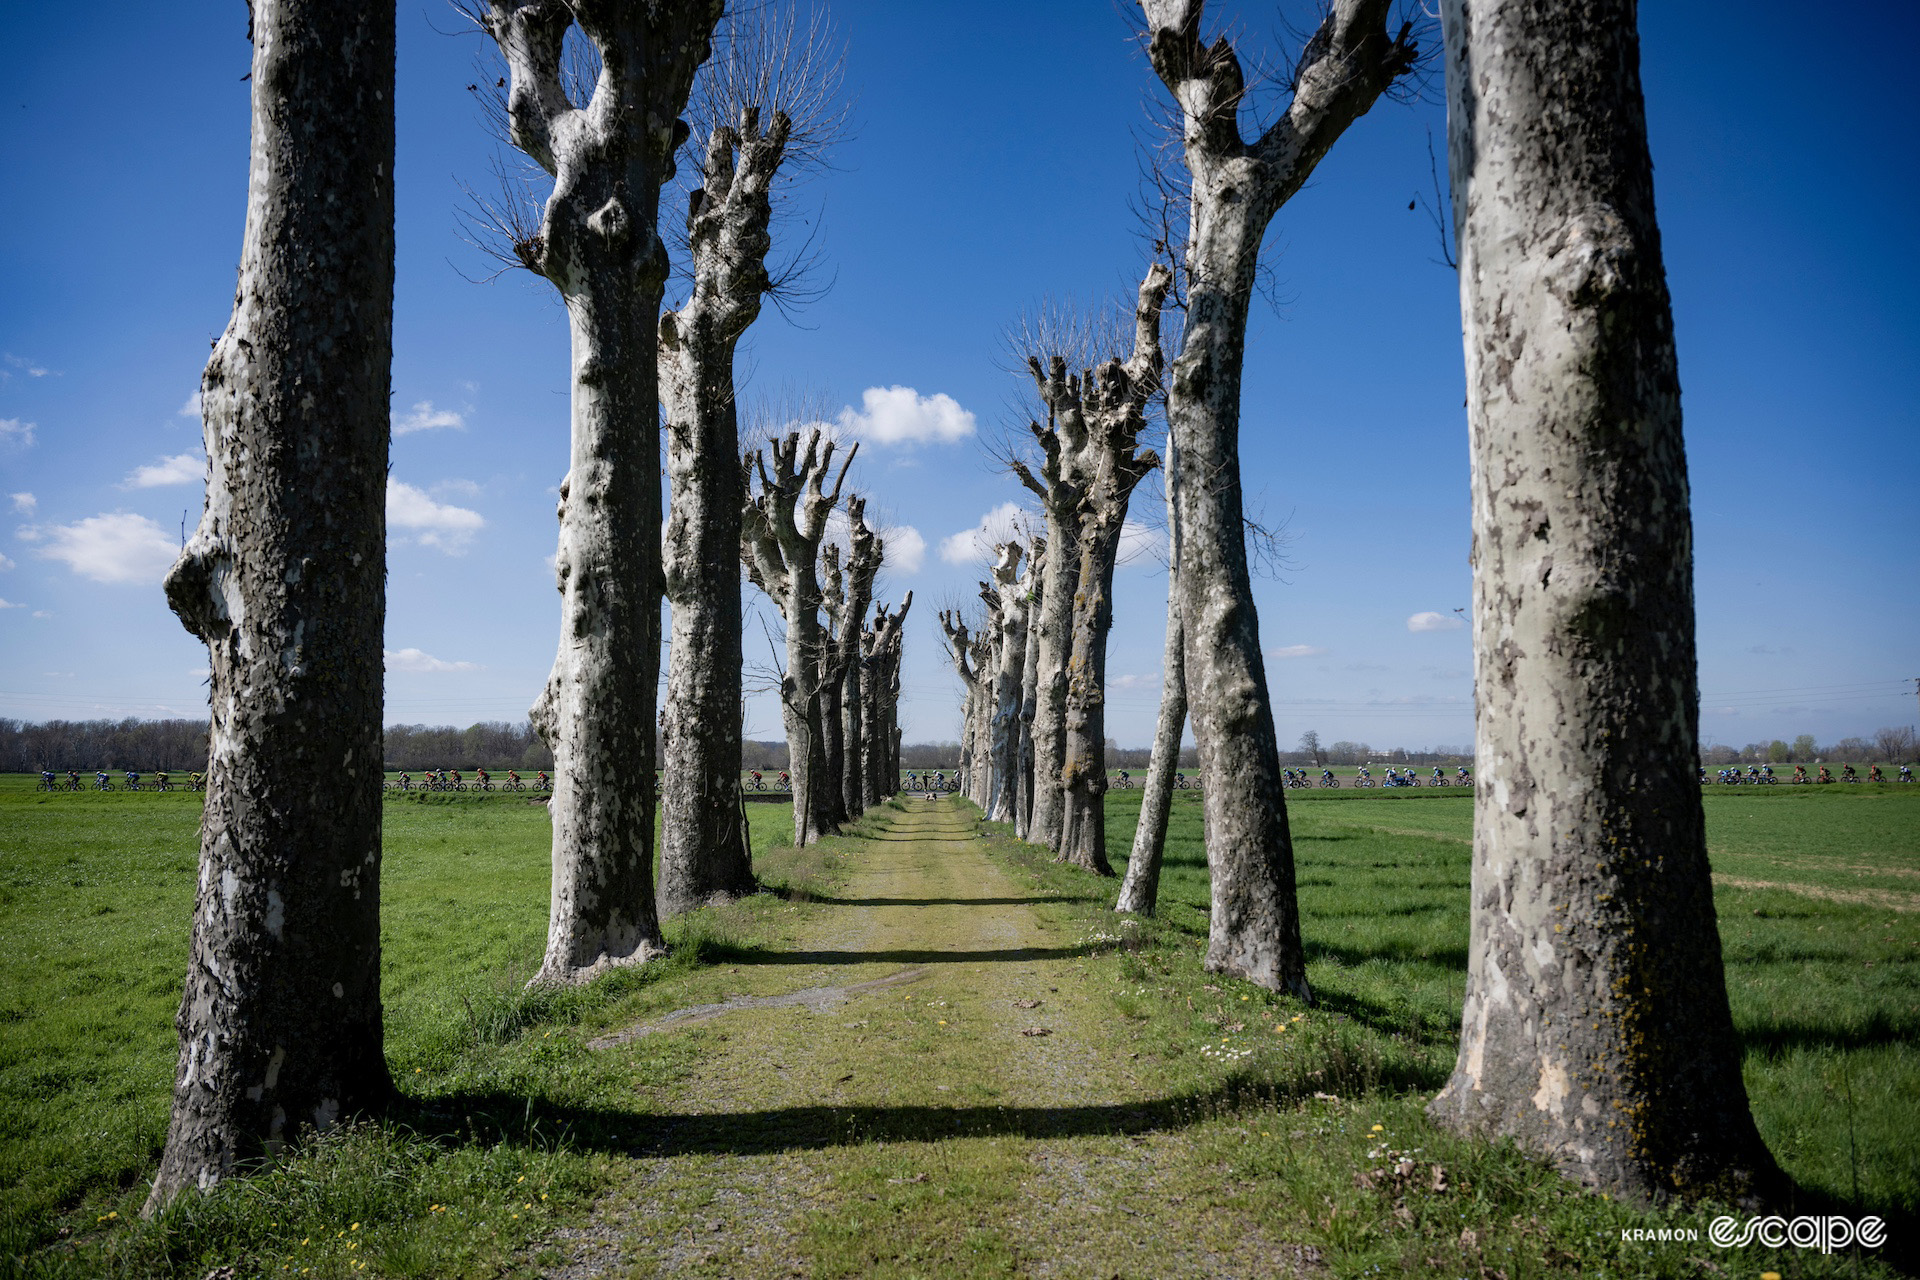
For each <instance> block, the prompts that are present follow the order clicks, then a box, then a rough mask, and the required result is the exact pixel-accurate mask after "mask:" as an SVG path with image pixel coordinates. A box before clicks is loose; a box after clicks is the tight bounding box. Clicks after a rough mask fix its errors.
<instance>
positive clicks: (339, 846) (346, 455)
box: [146, 0, 394, 1214]
mask: <svg viewBox="0 0 1920 1280" xmlns="http://www.w3.org/2000/svg"><path fill="white" fill-rule="evenodd" d="M252 35H253V42H254V51H253V73H252V78H253V134H252V151H251V159H250V162H249V166H248V199H247V218H246V231H245V235H244V239H243V241H242V248H241V258H240V283H239V288H238V290H237V292H236V296H235V298H234V308H233V316H232V319H231V320H229V321H228V324H227V328H226V332H225V333H223V334H222V335H221V337H220V340H219V341H218V342H217V343H215V344H214V351H213V356H212V358H211V359H210V360H209V361H208V363H207V369H206V373H205V375H204V376H203V378H202V380H201V404H202V418H203V421H204V423H205V427H204V430H205V438H206V449H207V463H208V478H207V496H206V507H205V510H204V511H203V513H202V515H201V517H200V523H199V526H198V527H197V528H196V529H195V530H194V535H193V539H192V541H191V542H189V543H188V544H187V545H186V546H185V547H184V548H183V549H182V550H181V553H180V559H179V560H178V561H177V562H176V563H175V564H174V566H173V568H172V570H171V572H169V573H168V575H167V582H166V591H167V600H168V603H169V604H171V605H172V606H173V610H174V612H175V613H177V614H178V615H179V616H180V620H181V622H182V623H184V624H185V625H186V628H187V630H189V631H191V632H192V633H193V634H195V635H197V636H199V637H200V638H201V639H202V640H204V641H206V644H207V653H208V661H209V665H210V667H211V668H212V695H211V700H210V701H211V712H212V736H211V741H210V743H209V749H208V765H207V791H206V807H205V813H204V815H203V817H202V819H201V825H200V878H199V889H198V892H197V894H196V896H195V902H194V916H193V935H192V942H191V944H190V953H189V961H188V968H187V979H186V989H185V991H184V992H183V993H182V996H181V1000H180V1010H179V1014H178V1016H177V1018H176V1019H175V1026H176V1027H177V1028H178V1030H179V1033H180V1060H179V1068H178V1071H177V1073H176V1075H175V1078H174V1092H173V1114H172V1120H171V1123H170V1124H169V1126H168V1129H167V1140H166V1145H165V1147H164V1148H163V1149H162V1152H161V1156H160V1169H159V1173H158V1175H157V1176H156V1177H155V1179H154V1183H153V1189H152V1193H151V1194H150V1196H149V1197H148V1199H147V1204H146V1211H147V1213H148V1214H153V1213H156V1212H158V1211H159V1210H160V1209H162V1208H164V1207H165V1206H166V1205H167V1203H168V1202H169V1201H170V1200H172V1199H173V1198H174V1196H176V1195H178V1194H179V1193H180V1192H181V1191H183V1190H186V1189H189V1188H192V1189H196V1190H200V1191H208V1190H211V1189H212V1188H213V1186H214V1185H215V1184H216V1183H218V1182H219V1181H220V1180H221V1179H222V1178H224V1177H226V1176H227V1174H228V1173H229V1172H231V1171H232V1170H233V1168H234V1166H235V1164H236V1162H239V1161H243V1160H249V1159H254V1158H258V1157H260V1156H263V1155H266V1154H269V1153H272V1152H275V1151H278V1150H279V1149H280V1148H281V1147H282V1146H283V1145H284V1144H285V1143H286V1142H288V1141H290V1140H291V1139H293V1138H294V1136H295V1135H296V1133H297V1132H298V1131H300V1130H302V1129H307V1128H313V1129H322V1130H324V1129H327V1128H329V1127H331V1126H332V1125H333V1124H334V1122H335V1121H336V1120H338V1119H340V1118H341V1117H342V1116H345V1115H347V1114H350V1113H352V1112H355V1111H360V1110H364V1109H367V1108H370V1107H374V1106H377V1105H379V1104H380V1103H382V1102H383V1101H385V1100H386V1098H387V1097H388V1095H389V1094H390V1093H391V1091H392V1087H393V1086H392V1081H391V1080H390V1079H389V1078H388V1075H387V1065H386V1058H385V1056H384V1055H383V1052H382V1047H381V1007H380V778H381V774H380V770H381V752H380V742H381V736H380V718H381V705H382V703H381V694H382V679H383V674H382V662H381V639H382V629H383V627H384V624H385V618H386V591H385V573H386V518H385V502H386V473H387V421H388V419H387V400H388V389H389V386H390V374H389V371H390V368H391V366H392V359H393V156H394V125H393V85H394V11H393V9H392V7H391V6H388V7H386V8H384V9H383V8H381V6H379V5H368V6H364V7H362V6H339V5H326V4H316V3H312V2H311V0H257V3H256V6H255V8H254V10H253V29H252Z"/></svg>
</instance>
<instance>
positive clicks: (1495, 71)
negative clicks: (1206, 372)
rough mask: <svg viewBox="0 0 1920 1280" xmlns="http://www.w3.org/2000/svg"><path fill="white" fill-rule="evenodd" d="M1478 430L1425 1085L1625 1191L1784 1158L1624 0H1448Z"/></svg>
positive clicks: (1575, 1172)
mask: <svg viewBox="0 0 1920 1280" xmlns="http://www.w3.org/2000/svg"><path fill="white" fill-rule="evenodd" d="M1444 21H1445V29H1446V44H1447V57H1446V67H1447V101H1448V119H1449V129H1450V134H1451V137H1450V145H1449V154H1450V157H1451V165H1452V175H1453V202H1454V213H1455V217H1456V225H1457V227H1458V233H1457V234H1458V242H1459V252H1458V259H1459V263H1460V289H1461V310H1462V313H1463V319H1464V327H1465V346H1466V360H1467V389H1468V400H1469V408H1468V422H1469V427H1470V431H1471V437H1472V455H1473V512H1474V547H1475V574H1474V642H1475V643H1474V649H1475V663H1476V673H1475V675H1476V685H1477V689H1478V699H1477V704H1478V705H1477V711H1476V742H1477V744H1478V746H1479V748H1480V757H1479V758H1480V760H1481V762H1482V764H1481V776H1480V779H1479V786H1478V788H1477V791H1476V795H1475V814H1474V849H1473V898H1472V912H1473V914H1472V926H1471V943H1470V949H1469V961H1468V976H1467V988H1466V1001H1465V1010H1464V1015H1463V1019H1462V1031H1461V1043H1460V1055H1459V1060H1458V1062H1457V1064H1456V1065H1455V1068H1454V1073H1453V1077H1452V1079H1451V1080H1450V1081H1449V1082H1448V1084H1447V1087H1446V1089H1445V1091H1444V1092H1442V1093H1441V1094H1440V1096H1439V1097H1438V1098H1436V1099H1435V1100H1434V1102H1433V1103H1432V1105H1431V1107H1430V1108H1429V1110H1430V1113H1431V1114H1432V1115H1433V1117H1434V1118H1435V1119H1436V1120H1438V1121H1439V1122H1441V1123H1443V1124H1445V1125H1447V1126H1449V1127H1451V1128H1454V1129H1457V1130H1461V1131H1466V1132H1472V1133H1481V1134H1490V1135H1501V1136H1506V1137H1510V1138H1512V1139H1513V1140H1514V1141H1516V1142H1517V1143H1519V1144H1520V1145H1522V1146H1524V1147H1527V1148H1531V1149H1533V1150H1535V1151H1538V1152H1541V1153H1542V1154H1545V1155H1546V1156H1548V1157H1549V1158H1550V1159H1552V1160H1553V1161H1554V1162H1555V1163H1556V1164H1558V1165H1559V1166H1560V1168H1561V1169H1563V1170H1564V1171H1565V1172H1566V1173H1567V1174H1569V1175H1570V1176H1572V1177H1574V1178H1577V1179H1579V1180H1581V1181H1583V1182H1585V1183H1587V1184H1589V1185H1591V1186H1594V1187H1596V1188H1600V1189H1603V1190H1606V1191H1608V1192H1609V1193H1611V1194H1615V1195H1621V1196H1625V1197H1630V1198H1633V1199H1640V1200H1644V1199H1648V1198H1655V1197H1664V1196H1667V1195H1673V1194H1694V1193H1701V1192H1708V1191H1714V1192H1724V1193H1729V1194H1735V1195H1740V1194H1750V1193H1751V1192H1752V1191H1754V1190H1755V1189H1757V1188H1758V1187H1759V1186H1760V1185H1761V1184H1762V1183H1764V1182H1767V1181H1770V1180H1771V1178H1772V1176H1773V1175H1774V1169H1773V1163H1772V1159H1771V1157H1770V1156H1769V1155H1768V1153H1767V1151H1766V1148H1765V1147H1764V1146H1763V1145H1762V1144H1761V1142H1760V1137H1759V1134H1758V1132H1757V1131H1756V1129H1755V1127H1754V1124H1753V1119H1752V1116H1751V1114H1750V1113H1749V1111H1748V1108H1747V1096H1746V1089H1745V1086H1744V1084H1743V1083H1742V1080H1741V1074H1740V1043H1739V1039H1738V1037H1737V1036H1736V1035H1735V1033H1734V1029H1733V1019H1732V1016H1731V1015H1730V1013H1729V1011H1728V1007H1727V992H1726V985H1725V975H1724V971H1723V968H1722V964H1721V955H1720V940H1719V933H1718V930H1717V928H1716V925H1715V919H1714V908H1713V886H1712V883H1711V881H1710V879H1709V875H1708V867H1707V847H1706V835H1705V827H1704V821H1703V817H1702V809H1701V800H1700V789H1699V787H1698V786H1697V785H1695V783H1694V780H1693V769H1694V761H1695V760H1696V759H1697V758H1698V752H1697V747H1698V742H1699V737H1698V707H1697V703H1698V683H1697V674H1696V668H1695V656H1694V609H1693V555H1692V523H1691V519H1690V516H1689V513H1688V489H1687V470H1686V455H1685V449H1684V444H1683V442H1682V438H1681V416H1680V384H1679V377H1678V373H1677V368H1676V363H1675V356H1674V346H1673V327H1672V315H1671V306H1670V303H1669V300H1668V295H1667V287H1666V279H1665V272H1664V268H1663V267H1662V264H1661V254H1660V239H1659V229H1658V226H1657V224H1656V222H1655V218H1654V209H1653V166H1652V161H1651V158H1650V156H1649V154H1648V150H1647V135H1646V117H1645V111H1644V107H1643V103H1642V98H1641V90H1640V76H1639V48H1638V42H1637V39H1636V36H1635V32H1634V6H1633V3H1632V0H1590V2H1589V3H1585V4H1580V5H1573V6H1569V5H1565V4H1559V3H1550V2H1549V0H1447V4H1446V6H1445V10H1444Z"/></svg>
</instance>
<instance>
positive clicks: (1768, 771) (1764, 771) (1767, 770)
mask: <svg viewBox="0 0 1920 1280" xmlns="http://www.w3.org/2000/svg"><path fill="white" fill-rule="evenodd" d="M1760 776H1761V777H1763V778H1765V779H1766V780H1767V781H1768V782H1772V781H1773V766H1772V765H1770V764H1763V765H1761V766H1760Z"/></svg>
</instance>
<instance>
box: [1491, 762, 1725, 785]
mask: <svg viewBox="0 0 1920 1280" xmlns="http://www.w3.org/2000/svg"><path fill="white" fill-rule="evenodd" d="M1454 773H1455V774H1456V775H1457V776H1458V777H1459V779H1460V785H1461V786H1463V787H1464V786H1466V785H1467V784H1468V783H1469V782H1472V781H1473V775H1472V774H1471V773H1469V772H1468V771H1467V766H1465V765H1461V766H1460V767H1459V768H1458V769H1455V770H1454ZM1706 776H1707V771H1706V770H1705V769H1702V770H1701V771H1700V778H1701V780H1702V781H1705V780H1706Z"/></svg>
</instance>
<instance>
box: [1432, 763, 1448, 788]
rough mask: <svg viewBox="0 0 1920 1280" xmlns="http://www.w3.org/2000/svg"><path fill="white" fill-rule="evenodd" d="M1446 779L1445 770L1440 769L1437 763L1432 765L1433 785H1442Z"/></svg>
mask: <svg viewBox="0 0 1920 1280" xmlns="http://www.w3.org/2000/svg"><path fill="white" fill-rule="evenodd" d="M1446 781H1447V771H1446V770H1444V769H1442V768H1441V767H1440V766H1439V765H1435V766H1433V784H1434V785H1435V786H1444V785H1445V784H1446Z"/></svg>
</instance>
